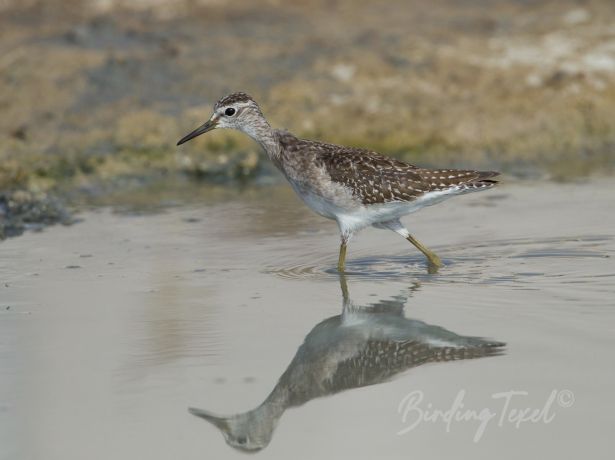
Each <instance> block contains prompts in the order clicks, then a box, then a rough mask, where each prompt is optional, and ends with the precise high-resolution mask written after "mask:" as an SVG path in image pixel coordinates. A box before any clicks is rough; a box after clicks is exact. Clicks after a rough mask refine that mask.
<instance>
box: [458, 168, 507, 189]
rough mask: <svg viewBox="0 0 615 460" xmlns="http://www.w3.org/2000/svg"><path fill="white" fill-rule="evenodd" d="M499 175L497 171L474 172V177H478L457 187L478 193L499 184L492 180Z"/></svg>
mask: <svg viewBox="0 0 615 460" xmlns="http://www.w3.org/2000/svg"><path fill="white" fill-rule="evenodd" d="M499 175H500V173H499V172H497V171H476V176H478V177H476V176H475V177H472V178H471V179H470V180H468V181H467V182H462V183H461V184H459V185H460V186H461V188H463V189H465V190H467V191H475V190H476V191H478V190H482V189H486V188H491V187H494V186H495V185H497V184H498V183H499V181H497V180H495V179H492V178H493V177H497V176H499Z"/></svg>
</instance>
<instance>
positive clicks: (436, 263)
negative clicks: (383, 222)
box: [406, 235, 444, 272]
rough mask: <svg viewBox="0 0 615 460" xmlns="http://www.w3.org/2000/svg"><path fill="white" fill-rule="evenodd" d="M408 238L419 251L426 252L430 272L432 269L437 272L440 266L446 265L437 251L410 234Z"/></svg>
mask: <svg viewBox="0 0 615 460" xmlns="http://www.w3.org/2000/svg"><path fill="white" fill-rule="evenodd" d="M406 239H407V240H408V241H410V242H411V243H412V244H413V245H414V246H415V247H416V248H417V249H418V250H419V251H421V252H422V253H423V254H425V257H427V261H428V263H429V268H430V272H431V270H434V272H435V271H437V269H438V268H442V267H444V264H443V263H442V261H441V260H440V258H439V257H438V256H437V255H436V254H435V253H433V252H431V251H430V250H429V249H427V248H426V247H425V246H423V245H422V244H421V242H420V241H419V240H417V239H416V238H414V237H413V236H412V235H408V236H407V237H406Z"/></svg>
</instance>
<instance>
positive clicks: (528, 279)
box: [264, 235, 615, 288]
mask: <svg viewBox="0 0 615 460" xmlns="http://www.w3.org/2000/svg"><path fill="white" fill-rule="evenodd" d="M612 243H613V237H612V236H610V235H589V236H582V237H579V236H571V237H548V238H536V239H532V238H522V239H509V240H494V241H490V242H489V243H484V242H481V243H476V244H466V245H464V246H456V245H451V246H440V247H437V248H435V252H436V253H438V254H440V255H441V256H444V257H443V262H444V264H445V267H444V268H443V269H441V270H440V271H439V273H437V274H429V273H427V264H426V263H425V259H424V258H423V257H422V256H421V255H420V254H409V255H386V254H385V255H382V254H380V255H364V254H365V253H366V252H371V251H374V250H370V249H362V250H361V251H355V252H354V253H353V255H351V256H350V257H349V258H348V259H347V261H346V263H347V265H346V269H347V272H346V275H347V276H349V277H353V278H355V279H366V280H368V279H369V280H372V281H373V280H396V279H408V278H412V279H415V280H418V281H425V282H427V281H428V282H430V283H442V284H451V283H471V284H504V285H510V286H511V287H515V288H531V286H530V285H540V286H545V287H548V286H551V285H558V284H561V283H562V281H563V280H562V278H565V281H566V282H567V283H579V284H587V283H589V282H590V281H591V282H592V283H594V284H595V282H596V278H599V279H603V280H604V282H608V283H611V282H612V278H614V277H615V273H613V270H612V269H611V270H608V271H605V269H607V267H608V264H601V263H600V261H601V260H608V258H609V257H610V254H611V253H612V252H613V248H612ZM447 254H452V255H453V256H452V257H446V255H447ZM291 257H292V256H290V255H289V256H288V258H289V259H290V258H291ZM294 260H295V261H296V260H304V261H305V263H302V264H298V265H297V264H296V265H291V266H283V267H280V264H283V263H284V262H285V261H286V260H285V259H282V260H280V259H276V261H275V266H274V262H273V261H271V262H270V263H266V266H265V269H264V272H266V273H272V274H275V275H277V276H279V277H282V278H286V279H321V280H337V279H338V274H337V269H336V267H335V257H332V255H331V254H326V255H322V254H310V255H303V256H302V257H299V258H296V259H294Z"/></svg>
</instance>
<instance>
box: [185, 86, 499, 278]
mask: <svg viewBox="0 0 615 460" xmlns="http://www.w3.org/2000/svg"><path fill="white" fill-rule="evenodd" d="M215 128H230V129H237V130H239V131H242V132H244V133H245V134H247V135H248V136H250V137H251V138H252V139H254V140H255V141H256V142H258V143H259V144H260V145H261V146H262V148H263V149H264V150H265V152H267V156H268V157H269V158H270V159H271V161H273V163H274V164H275V166H276V167H277V168H278V169H279V170H280V171H282V173H283V174H284V176H285V177H286V179H288V181H289V182H290V184H291V186H292V187H293V189H294V190H295V192H296V193H297V194H298V195H299V196H300V197H301V199H303V201H304V202H305V203H306V204H307V205H308V206H309V207H310V208H311V209H312V210H314V211H315V212H316V213H318V214H320V215H321V216H323V217H327V218H329V219H334V220H335V221H336V222H337V224H338V226H339V229H340V233H341V245H340V252H339V259H338V264H337V268H338V270H339V271H340V272H343V271H344V266H345V260H346V245H347V244H348V241H349V240H350V238H351V237H352V235H353V234H354V233H356V232H357V231H359V230H361V229H363V228H365V227H368V226H370V225H371V226H374V227H376V228H383V229H389V230H393V231H394V232H396V233H398V234H400V235H401V236H403V237H404V238H406V239H407V240H408V241H410V242H411V243H412V244H413V245H414V246H416V248H417V249H418V250H419V251H421V252H422V253H423V254H424V255H425V256H426V257H427V261H428V266H429V269H430V271H432V272H433V271H436V270H437V269H438V268H439V267H442V266H443V264H442V262H441V261H440V258H439V257H438V256H437V255H436V254H435V253H433V252H432V251H430V250H429V249H428V248H427V247H425V246H423V244H421V243H420V242H419V241H418V240H417V239H416V238H414V237H413V236H412V235H411V234H410V233H409V232H408V230H407V229H406V228H405V227H404V226H403V224H402V223H401V222H400V220H399V219H400V217H402V216H404V215H406V214H410V213H412V212H415V211H418V210H419V209H421V208H423V207H425V206H430V205H433V204H436V203H439V202H441V201H443V200H445V199H447V198H449V197H451V196H454V195H461V194H464V193H468V192H476V191H480V190H484V189H487V188H491V187H493V186H494V185H496V184H497V181H496V180H493V179H492V178H493V177H495V176H497V175H499V173H498V172H495V171H473V170H461V169H424V168H420V167H418V166H414V165H411V164H408V163H404V162H403V161H399V160H395V159H393V158H388V157H386V156H384V155H381V154H379V153H376V152H372V151H370V150H365V149H360V148H353V147H344V146H340V145H334V144H327V143H324V142H319V141H312V140H306V139H299V138H297V137H295V136H293V135H292V134H291V133H289V132H288V131H284V130H279V129H273V128H272V127H271V126H270V125H269V123H268V122H267V120H266V119H265V117H264V115H263V113H262V112H261V110H260V108H259V106H258V104H257V103H256V102H255V101H254V99H252V98H251V97H250V96H248V95H247V94H245V93H233V94H230V95H228V96H226V97H223V98H222V99H220V100H219V101H218V102H217V103H216V105H215V106H214V113H213V115H212V116H211V118H210V119H209V120H207V122H205V123H204V124H203V125H202V126H200V127H198V128H197V129H195V130H194V131H192V132H191V133H190V134H188V135H186V136H185V137H183V138H182V139H181V140H180V141H179V142H178V143H177V145H181V144H183V143H184V142H187V141H189V140H190V139H193V138H195V137H197V136H199V135H201V134H204V133H206V132H208V131H211V130H213V129H215Z"/></svg>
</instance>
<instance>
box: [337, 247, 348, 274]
mask: <svg viewBox="0 0 615 460" xmlns="http://www.w3.org/2000/svg"><path fill="white" fill-rule="evenodd" d="M345 267H346V241H345V240H343V239H342V244H341V245H340V256H339V259H337V271H338V272H340V273H343V272H344V268H345Z"/></svg>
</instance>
